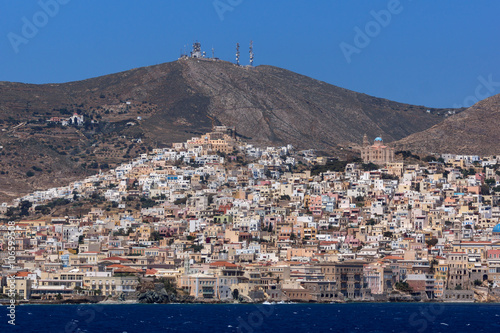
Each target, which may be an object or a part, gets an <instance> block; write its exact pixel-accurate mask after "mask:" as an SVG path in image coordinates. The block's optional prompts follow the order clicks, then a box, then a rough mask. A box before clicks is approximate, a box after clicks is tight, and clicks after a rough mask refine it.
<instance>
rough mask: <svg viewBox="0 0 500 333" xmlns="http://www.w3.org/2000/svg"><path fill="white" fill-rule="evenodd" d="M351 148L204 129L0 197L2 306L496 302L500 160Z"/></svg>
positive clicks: (366, 145)
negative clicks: (53, 183) (248, 139)
mask: <svg viewBox="0 0 500 333" xmlns="http://www.w3.org/2000/svg"><path fill="white" fill-rule="evenodd" d="M360 150H361V159H360V158H354V159H352V161H340V160H338V159H334V158H328V157H324V156H319V154H317V152H315V151H313V150H301V151H299V150H296V149H295V148H294V147H293V146H291V145H287V146H282V147H265V148H261V147H258V146H257V145H252V144H248V143H245V142H243V141H242V140H241V138H240V137H239V136H238V135H237V133H236V131H235V130H234V129H232V128H228V127H224V126H214V128H213V130H212V132H210V133H206V134H204V135H201V136H198V137H193V138H192V139H190V140H187V141H186V142H181V143H175V144H173V145H172V147H169V148H158V149H153V150H152V151H150V152H148V153H147V154H146V153H145V154H142V155H141V156H140V157H138V158H136V159H135V160H133V161H131V162H130V163H126V164H122V165H119V166H118V167H116V168H114V169H112V170H109V171H106V172H99V173H98V174H96V175H94V176H91V177H88V178H86V179H84V180H82V181H75V182H72V183H70V184H68V185H67V186H64V187H58V188H52V189H49V190H45V191H37V192H34V193H31V194H29V195H26V196H24V197H21V198H18V199H16V200H15V201H14V202H12V203H3V204H2V205H1V206H0V218H1V221H3V222H2V223H1V224H0V260H1V262H2V272H1V273H2V280H1V286H2V287H3V288H2V289H3V294H4V297H7V296H6V295H7V294H8V293H9V288H10V289H14V290H15V294H16V297H17V298H18V299H19V300H27V301H30V302H34V301H51V300H52V301H58V300H59V301H63V300H75V299H89V297H98V299H99V300H115V301H127V300H129V301H130V300H132V301H143V302H151V303H153V302H167V301H168V299H170V300H171V295H175V297H177V298H176V299H180V298H182V299H183V300H186V301H190V302H264V301H267V302H281V301H285V302H348V301H431V300H433V301H445V302H474V301H475V302H491V301H498V300H499V299H500V207H499V201H500V168H499V166H500V157H497V156H470V155H452V154H446V155H430V156H424V157H421V156H416V155H412V154H411V153H410V152H406V151H403V152H394V149H393V148H391V147H389V146H388V145H385V144H384V143H383V140H382V138H380V137H378V138H375V140H374V141H373V144H372V143H370V141H369V140H368V138H367V137H366V136H365V138H364V140H363V145H362V147H361V149H360ZM13 245H15V246H13ZM158 284H160V286H161V288H158ZM145 295H146V296H145ZM169 297H170V298H169Z"/></svg>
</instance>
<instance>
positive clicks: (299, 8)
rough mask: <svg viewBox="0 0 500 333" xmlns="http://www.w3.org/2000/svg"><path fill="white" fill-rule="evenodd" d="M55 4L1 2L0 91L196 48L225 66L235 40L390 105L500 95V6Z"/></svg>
mask: <svg viewBox="0 0 500 333" xmlns="http://www.w3.org/2000/svg"><path fill="white" fill-rule="evenodd" d="M54 1H55V2H56V3H58V4H59V3H61V4H59V5H58V7H59V8H58V9H57V10H56V9H55V8H54V6H53V5H52V6H49V7H48V9H46V12H49V14H50V15H49V14H46V13H45V12H43V8H42V7H43V6H42V5H41V4H40V3H39V1H28V0H23V1H18V0H16V1H13V0H0V81H17V82H27V83H48V82H66V81H74V80H81V79H85V78H90V77H95V76H99V75H104V74H110V73H115V72H119V71H124V70H128V69H131V68H136V67H141V66H147V65H154V64H158V63H163V62H169V61H173V60H176V59H177V58H178V56H179V52H180V49H181V48H183V47H184V45H187V46H188V47H190V45H191V44H192V42H193V41H195V40H198V41H200V42H201V43H202V48H203V49H204V50H206V51H207V54H211V52H210V49H211V47H212V46H213V47H214V48H215V54H216V56H218V57H219V58H221V59H224V60H229V61H234V53H235V44H236V42H239V43H240V44H241V53H242V56H241V62H242V63H243V64H247V63H248V43H249V41H250V40H251V39H252V40H253V41H254V49H255V54H256V55H255V65H260V64H267V65H274V66H278V67H282V68H286V69H289V70H292V71H295V72H298V73H301V74H304V75H307V76H310V77H313V78H316V79H319V80H322V81H326V82H328V83H331V84H335V85H337V86H340V87H344V88H347V89H351V90H355V91H358V92H363V93H366V94H369V95H374V96H377V97H384V98H388V99H391V100H395V101H398V102H406V103H411V104H417V105H426V106H430V107H452V106H454V105H455V106H456V105H460V104H463V102H464V100H466V101H473V100H474V98H477V99H481V98H484V97H486V96H487V95H492V94H497V93H500V83H496V82H500V66H498V59H500V54H499V53H500V52H499V51H500V43H499V42H500V38H499V32H500V20H499V13H500V1H493V0H491V1H470V0H454V1H430V0H429V1H424V0H400V1H399V4H398V1H397V0H383V1H354V0H353V1H340V0H339V1H333V0H332V1H330V0H324V1H320V0H318V1H311V0H307V1H306V0H304V1H298V0H182V1H181V0H178V1H173V0H172V1H167V0H165V1H160V0H149V1H131V0H41V3H53V2H54ZM216 6H217V8H218V10H217V9H216ZM381 10H384V11H386V12H385V13H387V12H389V13H391V12H392V13H391V17H390V20H389V19H388V18H387V16H384V15H382V16H381V17H379V21H380V22H381V23H377V21H376V20H375V18H374V16H373V15H372V14H371V12H372V11H374V12H376V13H380V11H381ZM26 22H27V23H26ZM35 23H36V24H37V25H38V27H37V26H36V25H34V24H35ZM30 25H34V27H35V28H36V29H38V31H33V30H30V29H29V26H30ZM23 27H24V29H23ZM356 27H358V28H359V29H360V30H361V31H362V33H363V34H366V32H367V30H366V29H368V33H369V35H367V36H368V38H369V41H368V42H367V40H366V38H365V39H363V38H362V37H359V36H358V39H357V40H356V39H355V37H356V35H357V34H358V33H357V32H356ZM31 28H33V26H31ZM370 29H371V30H370ZM23 30H24V31H23ZM342 43H344V44H342ZM341 46H344V51H342V47H341ZM345 50H349V52H347V53H350V54H349V55H348V56H346V54H345V53H346V51H345ZM353 50H355V51H353ZM16 51H17V52H16ZM347 60H349V61H350V62H348V61H347ZM481 78H483V80H481ZM488 80H489V81H493V83H491V82H490V83H489V84H488V83H486V84H485V83H484V81H488ZM469 104H470V103H469Z"/></svg>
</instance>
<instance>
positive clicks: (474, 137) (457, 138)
mask: <svg viewBox="0 0 500 333" xmlns="http://www.w3.org/2000/svg"><path fill="white" fill-rule="evenodd" d="M499 129H500V94H498V95H495V96H492V97H489V98H487V99H484V100H482V101H480V102H479V103H476V104H475V105H473V106H471V107H470V108H468V109H466V110H465V111H463V112H461V113H459V114H457V115H454V116H453V117H449V118H447V119H445V120H444V121H443V122H441V123H439V124H437V125H435V126H433V127H431V128H429V129H427V130H425V131H422V132H419V133H415V134H412V135H410V136H408V137H406V138H404V139H402V140H400V141H398V142H395V143H394V145H395V146H396V147H397V148H398V149H407V150H411V151H414V152H435V153H455V154H475V155H500V130H499Z"/></svg>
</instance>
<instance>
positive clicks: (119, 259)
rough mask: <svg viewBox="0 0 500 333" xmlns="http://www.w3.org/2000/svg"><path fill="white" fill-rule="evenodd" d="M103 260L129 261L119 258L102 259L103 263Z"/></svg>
mask: <svg viewBox="0 0 500 333" xmlns="http://www.w3.org/2000/svg"><path fill="white" fill-rule="evenodd" d="M104 260H118V261H130V260H129V259H125V258H120V257H108V258H104V259H103V261H104Z"/></svg>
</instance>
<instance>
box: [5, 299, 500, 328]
mask: <svg viewBox="0 0 500 333" xmlns="http://www.w3.org/2000/svg"><path fill="white" fill-rule="evenodd" d="M6 310H7V308H6V307H5V306H2V307H1V317H2V318H1V320H0V332H2V333H3V332H54V333H55V332H119V333H123V332H127V333H135V332H147V333H149V332H207V333H211V332H272V333H278V332H357V333H358V332H359V333H361V332H363V333H367V332H435V333H438V332H453V333H461V332H499V333H500V304H438V303H436V304H429V303H419V304H416V303H352V304H276V305H253V304H245V305H243V304H235V305H222V304H221V305H219V304H217V305H197V304H182V305H181V304H165V305H163V304H162V305H160V304H150V305H148V304H128V305H23V306H17V307H16V326H11V325H9V324H8V323H7V320H8V317H7V316H6V314H7V311H6Z"/></svg>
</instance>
